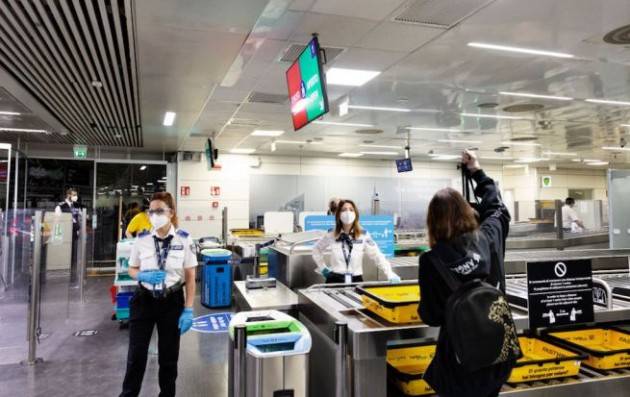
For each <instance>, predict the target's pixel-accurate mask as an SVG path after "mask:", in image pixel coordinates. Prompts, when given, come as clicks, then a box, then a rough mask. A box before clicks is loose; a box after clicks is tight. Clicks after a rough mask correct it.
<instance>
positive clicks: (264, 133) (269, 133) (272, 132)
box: [251, 130, 284, 137]
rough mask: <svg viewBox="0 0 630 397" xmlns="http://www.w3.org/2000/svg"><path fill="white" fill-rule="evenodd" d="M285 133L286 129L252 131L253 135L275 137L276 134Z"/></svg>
mask: <svg viewBox="0 0 630 397" xmlns="http://www.w3.org/2000/svg"><path fill="white" fill-rule="evenodd" d="M282 134H284V131H282V130H254V132H252V134H251V135H252V136H271V137H275V136H280V135H282Z"/></svg>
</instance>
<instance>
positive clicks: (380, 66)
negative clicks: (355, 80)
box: [327, 48, 407, 81]
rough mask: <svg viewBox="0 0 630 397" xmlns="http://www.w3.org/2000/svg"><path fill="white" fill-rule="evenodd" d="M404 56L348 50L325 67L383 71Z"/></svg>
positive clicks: (380, 51) (364, 50) (387, 52)
mask: <svg viewBox="0 0 630 397" xmlns="http://www.w3.org/2000/svg"><path fill="white" fill-rule="evenodd" d="M406 55H407V54H406V53H405V52H394V51H382V50H368V49H365V48H350V49H348V50H347V51H345V52H343V53H342V54H341V55H339V56H338V57H337V58H335V59H334V61H333V62H331V63H330V65H327V66H328V67H337V68H349V69H364V70H377V71H383V70H385V69H387V68H389V67H390V66H392V65H394V64H395V63H397V62H398V61H400V60H401V59H403V58H404V57H405V56H406ZM376 80H378V77H376V79H375V80H373V81H376Z"/></svg>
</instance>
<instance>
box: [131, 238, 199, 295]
mask: <svg viewBox="0 0 630 397" xmlns="http://www.w3.org/2000/svg"><path fill="white" fill-rule="evenodd" d="M168 234H169V235H172V236H173V240H171V248H170V250H169V252H168V256H167V258H166V263H165V264H164V271H165V272H166V279H165V284H166V288H169V287H172V286H173V285H175V284H177V283H179V282H182V283H183V282H184V269H188V268H191V267H195V266H197V254H196V248H195V245H194V242H193V240H192V237H190V236H189V235H188V233H186V232H185V231H183V230H175V228H174V227H173V226H171V229H170V230H169V232H168ZM155 235H156V234H155V231H152V232H151V233H149V232H144V233H141V234H140V235H138V237H137V239H136V242H135V244H134V245H133V248H132V250H131V257H130V258H129V266H130V267H137V268H140V271H144V270H159V266H158V257H157V253H156V251H155V240H154V239H153V236H155ZM142 285H143V286H144V287H145V288H147V289H152V288H153V285H151V284H147V283H142Z"/></svg>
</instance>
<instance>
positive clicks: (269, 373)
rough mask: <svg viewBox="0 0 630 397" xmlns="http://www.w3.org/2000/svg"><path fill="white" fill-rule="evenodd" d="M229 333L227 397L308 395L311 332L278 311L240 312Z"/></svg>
mask: <svg viewBox="0 0 630 397" xmlns="http://www.w3.org/2000/svg"><path fill="white" fill-rule="evenodd" d="M229 332H230V349H229V350H228V351H229V376H228V379H230V382H229V396H230V397H241V396H247V397H306V396H308V395H309V393H308V390H307V387H308V379H309V378H308V373H309V371H308V365H309V352H310V351H311V335H310V333H309V331H308V330H307V329H306V327H304V325H302V324H301V323H300V322H299V321H297V320H296V319H295V318H293V317H291V316H289V315H287V314H285V313H281V312H278V311H252V312H240V313H237V314H236V315H235V316H234V317H232V321H230V327H229ZM313 395H318V394H313Z"/></svg>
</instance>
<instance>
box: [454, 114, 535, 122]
mask: <svg viewBox="0 0 630 397" xmlns="http://www.w3.org/2000/svg"><path fill="white" fill-rule="evenodd" d="M460 115H462V116H464V117H475V118H478V119H499V120H531V119H528V118H526V117H519V116H502V115H498V114H483V113H460Z"/></svg>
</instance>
